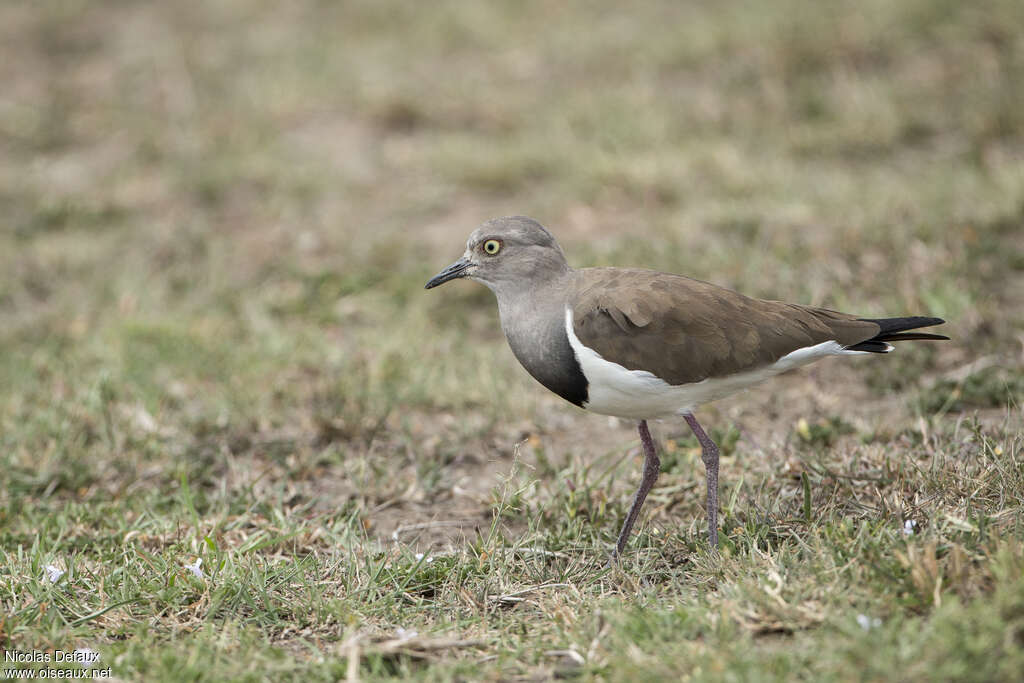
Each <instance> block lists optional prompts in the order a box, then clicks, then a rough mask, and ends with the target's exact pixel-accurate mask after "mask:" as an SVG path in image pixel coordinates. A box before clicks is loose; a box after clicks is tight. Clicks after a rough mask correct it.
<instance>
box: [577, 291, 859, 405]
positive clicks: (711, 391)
mask: <svg viewBox="0 0 1024 683" xmlns="http://www.w3.org/2000/svg"><path fill="white" fill-rule="evenodd" d="M565 331H566V334H568V335H569V345H570V346H572V350H573V351H574V352H575V354H576V360H577V361H578V362H579V364H580V369H581V370H583V375H584V376H585V377H586V378H587V383H588V387H587V392H588V396H587V402H586V403H585V404H584V407H585V408H586V409H587V410H590V411H593V412H595V413H600V414H602V415H613V416H615V417H624V418H630V419H633V420H656V419H659V418H665V417H673V416H676V415H684V414H686V413H690V412H692V411H693V409H694V408H695V407H696V406H699V405H701V404H702V403H709V402H711V401H717V400H718V399H720V398H725V397H726V396H728V395H730V394H734V393H736V392H738V391H742V390H744V389H746V388H748V387H751V386H753V385H755V384H757V383H759V382H763V381H764V380H766V379H768V378H769V377H773V376H775V375H778V374H779V373H782V372H786V371H787V370H792V369H793V368H798V367H800V366H801V365H806V364H808V363H811V362H814V361H816V360H818V359H820V358H824V357H825V356H839V355H859V354H863V353H867V352H866V351H848V350H846V349H844V348H843V347H842V346H841V345H840V344H839V342H836V341H827V342H822V343H821V344H815V345H814V346H805V347H804V348H802V349H797V350H796V351H792V352H790V353H788V354H786V355H785V356H783V357H782V358H780V359H779V360H777V361H775V362H774V363H773V364H772V365H768V366H765V367H763V368H758V369H756V370H749V371H747V372H741V373H738V374H735V375H729V376H728V377H715V378H708V379H705V380H702V381H700V382H693V383H691V384H679V385H672V384H669V383H668V382H666V381H664V380H663V379H660V378H658V377H656V376H655V375H653V374H651V373H650V372H647V371H646V370H627V369H626V368H625V367H623V366H621V365H619V364H618V363H613V362H611V361H608V360H605V359H604V358H602V357H601V354H599V353H598V352H597V351H594V350H593V349H591V348H589V347H587V346H584V345H583V342H581V341H580V340H579V337H577V336H576V332H575V331H574V330H573V328H572V310H571V309H569V308H566V309H565Z"/></svg>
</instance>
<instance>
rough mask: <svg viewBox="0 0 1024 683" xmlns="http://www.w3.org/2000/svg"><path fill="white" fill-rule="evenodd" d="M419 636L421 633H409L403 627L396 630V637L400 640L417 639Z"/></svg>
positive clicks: (411, 631) (409, 631)
mask: <svg viewBox="0 0 1024 683" xmlns="http://www.w3.org/2000/svg"><path fill="white" fill-rule="evenodd" d="M418 635H419V633H417V632H416V631H414V630H408V631H407V630H405V629H404V628H402V627H401V626H399V627H398V628H396V629H395V637H396V638H398V639H400V640H410V639H412V638H415V637H416V636H418Z"/></svg>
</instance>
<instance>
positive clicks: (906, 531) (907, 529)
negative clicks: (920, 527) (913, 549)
mask: <svg viewBox="0 0 1024 683" xmlns="http://www.w3.org/2000/svg"><path fill="white" fill-rule="evenodd" d="M916 528H917V522H915V521H914V520H912V519H908V520H907V521H905V522H903V535H904V536H913V535H914V529H916Z"/></svg>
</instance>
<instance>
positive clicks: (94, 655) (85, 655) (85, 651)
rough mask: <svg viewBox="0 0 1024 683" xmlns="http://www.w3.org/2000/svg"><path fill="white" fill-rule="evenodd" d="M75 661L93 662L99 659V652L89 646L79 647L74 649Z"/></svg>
mask: <svg viewBox="0 0 1024 683" xmlns="http://www.w3.org/2000/svg"><path fill="white" fill-rule="evenodd" d="M75 661H76V662H85V663H88V664H95V663H96V662H98V661H100V653H99V652H96V650H94V649H92V648H91V647H80V648H77V649H76V650H75Z"/></svg>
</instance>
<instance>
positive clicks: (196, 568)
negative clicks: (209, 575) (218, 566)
mask: <svg viewBox="0 0 1024 683" xmlns="http://www.w3.org/2000/svg"><path fill="white" fill-rule="evenodd" d="M202 564H203V558H201V557H197V558H196V562H195V564H186V565H185V569H187V570H189V571H190V572H192V573H193V574H194V575H195V577H196V578H197V579H205V578H206V576H205V575H204V574H203V570H202Z"/></svg>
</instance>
